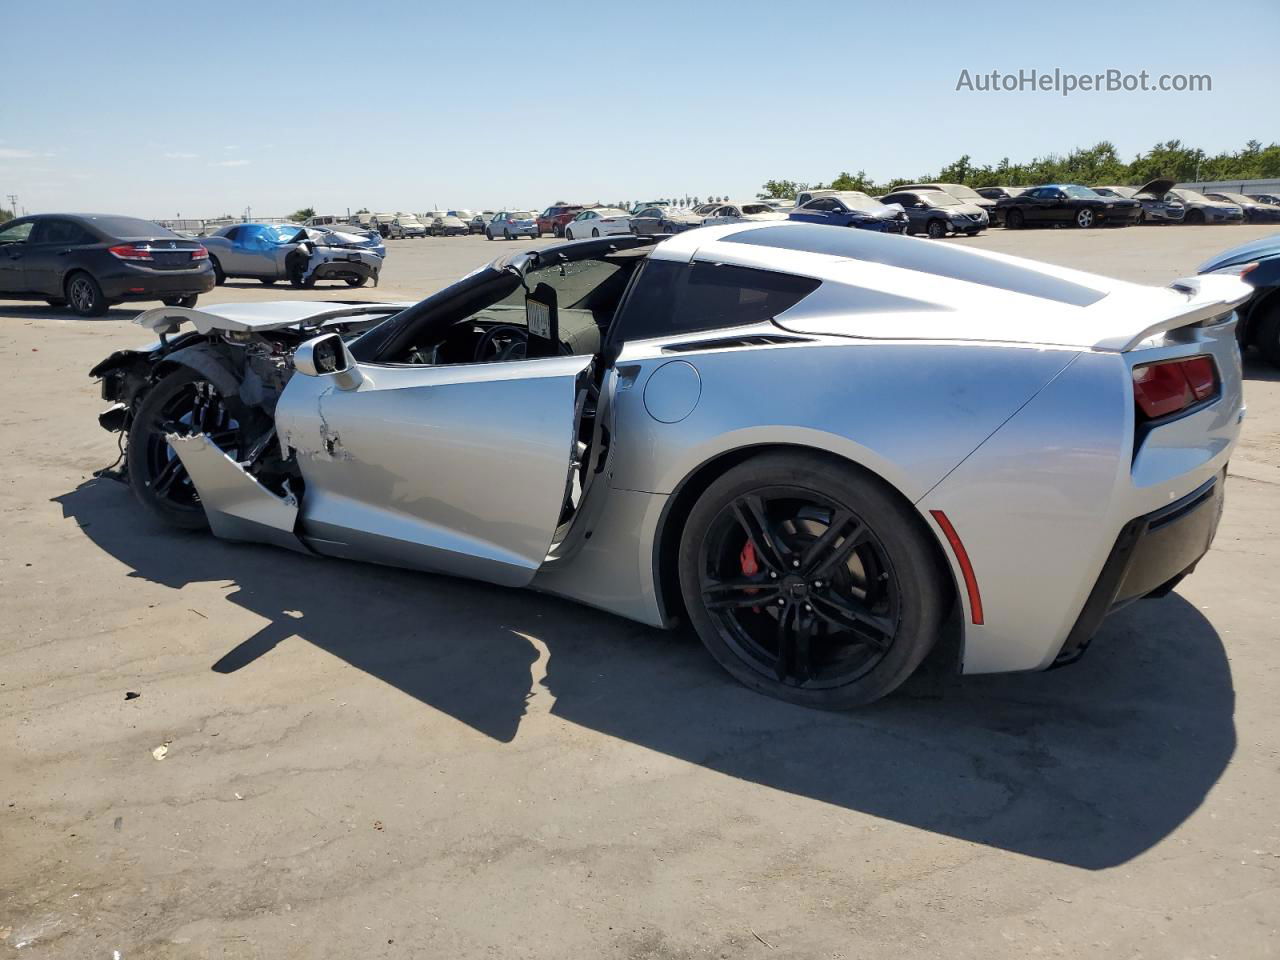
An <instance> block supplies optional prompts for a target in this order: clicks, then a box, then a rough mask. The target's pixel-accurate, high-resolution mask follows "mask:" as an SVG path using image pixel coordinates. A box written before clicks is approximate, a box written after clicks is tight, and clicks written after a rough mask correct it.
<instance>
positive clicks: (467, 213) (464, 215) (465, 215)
mask: <svg viewBox="0 0 1280 960" xmlns="http://www.w3.org/2000/svg"><path fill="white" fill-rule="evenodd" d="M448 214H449V216H451V217H457V218H458V219H459V220H461V221H462V225H463V226H464V227H466V228H467V231H466V232H467V233H471V232H472V230H471V221H472V220H474V219H475V216H476V212H475V211H474V210H450V211H448ZM483 229H484V228H483V227H482V228H481V231H483Z"/></svg>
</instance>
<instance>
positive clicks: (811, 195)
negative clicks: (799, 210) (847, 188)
mask: <svg viewBox="0 0 1280 960" xmlns="http://www.w3.org/2000/svg"><path fill="white" fill-rule="evenodd" d="M839 192H840V191H839V190H801V191H800V192H799V193H797V194H796V206H797V207H803V206H804V205H805V204H806V203H808V202H809V201H810V200H813V199H815V198H817V197H833V196H835V195H836V194H837V193H839Z"/></svg>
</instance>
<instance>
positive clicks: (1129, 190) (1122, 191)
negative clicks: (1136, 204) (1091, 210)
mask: <svg viewBox="0 0 1280 960" xmlns="http://www.w3.org/2000/svg"><path fill="white" fill-rule="evenodd" d="M1104 191H1105V192H1106V193H1110V194H1114V195H1115V196H1117V197H1124V199H1126V200H1132V199H1133V198H1134V197H1136V196H1137V195H1138V191H1137V190H1135V189H1134V188H1133V187H1104V188H1102V189H1100V190H1098V193H1103V192H1104Z"/></svg>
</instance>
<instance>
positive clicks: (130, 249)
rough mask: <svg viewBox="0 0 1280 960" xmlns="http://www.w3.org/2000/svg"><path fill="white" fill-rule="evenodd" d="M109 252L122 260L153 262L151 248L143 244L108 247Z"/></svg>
mask: <svg viewBox="0 0 1280 960" xmlns="http://www.w3.org/2000/svg"><path fill="white" fill-rule="evenodd" d="M107 252H108V253H110V254H111V255H112V256H113V257H119V258H120V259H121V260H152V259H154V258H153V257H152V256H151V248H150V247H148V246H147V245H146V244H142V243H122V244H120V245H119V246H116V247H107Z"/></svg>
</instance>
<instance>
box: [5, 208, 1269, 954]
mask: <svg viewBox="0 0 1280 960" xmlns="http://www.w3.org/2000/svg"><path fill="white" fill-rule="evenodd" d="M1271 232H1273V230H1271V229H1268V228H1250V227H1178V228H1167V229H1162V228H1135V229H1129V230H1105V231H1072V230H1045V231H1023V232H1011V231H1005V230H993V231H990V232H988V233H987V234H985V235H983V236H980V237H978V238H974V239H971V240H970V239H962V240H955V241H944V242H954V243H958V244H963V245H972V246H974V247H976V248H981V249H991V250H1000V251H1004V252H1011V253H1016V254H1019V255H1022V256H1029V257H1035V258H1039V259H1043V260H1047V261H1050V262H1054V263H1060V264H1064V265H1067V266H1072V267H1077V268H1081V269H1086V270H1093V271H1096V272H1099V273H1106V274H1111V275H1113V276H1119V277H1122V278H1125V279H1131V280H1138V281H1142V282H1150V283H1160V284H1163V283H1168V282H1169V281H1170V280H1172V279H1173V278H1175V277H1177V276H1182V275H1186V274H1190V273H1193V272H1194V269H1195V266H1196V265H1197V264H1198V263H1200V262H1202V261H1203V260H1204V259H1206V258H1207V257H1208V256H1209V255H1210V254H1212V253H1214V252H1216V251H1218V250H1220V249H1223V248H1226V247H1229V246H1234V245H1236V244H1238V243H1243V242H1244V241H1246V240H1248V239H1252V238H1254V237H1257V236H1261V235H1265V234H1268V233H1271ZM536 242H537V243H540V244H544V245H545V244H547V243H550V242H552V241H550V240H543V241H536ZM919 242H922V243H923V242H933V241H926V240H920V241H919ZM532 243H533V242H530V241H514V242H511V243H502V242H486V241H485V240H484V239H483V238H474V237H473V238H461V239H427V240H402V241H391V242H389V243H388V248H389V256H388V260H387V265H386V268H385V270H384V273H383V279H382V285H381V286H380V287H379V288H376V289H375V288H364V289H360V290H355V291H352V290H348V289H347V288H346V287H345V286H330V287H323V286H322V287H318V288H316V289H314V290H310V291H293V290H289V289H281V288H278V287H277V288H272V289H267V288H266V287H263V286H261V285H259V284H257V283H250V282H232V283H230V284H228V285H227V286H225V287H220V288H218V289H217V290H215V291H214V293H212V294H210V295H208V296H207V297H204V298H202V302H206V303H208V302H218V301H222V300H230V299H235V300H255V299H288V298H295V297H301V298H306V299H325V298H334V299H352V298H362V299H379V298H388V299H407V300H416V299H418V298H420V297H421V296H423V295H425V294H427V293H430V292H432V291H433V290H435V289H438V288H439V287H441V286H443V285H444V284H446V283H447V282H449V281H450V280H452V279H454V278H456V277H458V276H461V275H462V274H463V273H465V272H467V271H469V270H470V269H472V268H474V267H475V266H477V265H478V264H479V263H481V262H482V261H484V260H486V259H489V258H491V257H494V256H497V255H498V254H500V253H505V252H509V251H510V250H511V249H512V248H514V247H516V246H517V244H522V245H526V246H528V245H532ZM136 312H137V311H136V310H135V309H125V308H120V307H117V308H114V309H112V310H111V311H109V313H108V314H107V315H106V316H105V317H102V318H99V319H94V320H81V319H77V318H75V317H74V316H72V315H71V314H69V313H67V312H65V311H58V310H53V309H50V308H46V307H44V306H34V305H23V304H17V303H12V302H10V303H0V356H3V368H2V369H3V376H0V451H2V452H3V456H4V463H5V468H4V471H3V474H2V475H0V476H2V477H3V479H2V481H0V518H2V520H3V536H0V801H2V802H0V952H3V953H4V954H5V955H9V954H13V955H15V956H18V955H20V956H23V957H26V956H32V957H37V958H38V957H59V958H61V957H67V958H77V960H81V958H97V957H101V958H104V960H106V958H111V957H113V951H119V956H120V957H122V958H123V960H136V958H271V960H279V958H291V957H325V958H355V957H359V958H361V960H373V958H380V957H454V958H462V957H501V958H557V960H559V958H565V957H589V958H613V957H618V958H624V957H625V958H633V957H634V958H684V957H732V958H740V957H761V958H763V957H769V958H779V957H796V958H833V960H834V958H861V957H895V958H902V957H939V958H948V960H961V958H982V960H989V958H991V957H1018V958H1025V957H1030V956H1062V957H1161V958H1183V957H1187V958H1191V957H1195V958H1209V957H1213V956H1218V957H1233V958H1242V957H1250V958H1252V957H1271V956H1277V955H1278V954H1280V934H1278V933H1277V930H1276V927H1277V925H1278V924H1280V804H1277V802H1276V797H1277V796H1280V643H1278V642H1277V639H1278V635H1280V593H1278V592H1277V590H1276V586H1275V583H1276V570H1277V562H1278V561H1280V537H1278V534H1280V372H1278V371H1275V370H1273V369H1270V368H1267V367H1265V366H1263V365H1261V364H1260V363H1259V362H1257V361H1256V360H1251V361H1250V362H1249V363H1248V364H1247V366H1246V377H1247V383H1246V396H1247V400H1248V403H1249V416H1248V418H1247V420H1246V423H1245V432H1244V440H1243V442H1242V445H1241V447H1240V449H1239V451H1238V453H1237V455H1236V456H1235V458H1234V459H1233V462H1232V466H1231V479H1230V481H1229V483H1228V488H1227V507H1226V514H1225V517H1224V519H1223V522H1222V526H1221V529H1220V532H1219V534H1218V539H1217V542H1216V544H1215V547H1214V549H1213V550H1212V551H1211V552H1210V554H1209V555H1208V556H1207V557H1206V558H1205V560H1204V561H1203V562H1202V563H1201V565H1200V568H1199V570H1198V571H1197V572H1196V573H1195V574H1194V575H1193V576H1192V577H1190V578H1189V579H1188V580H1186V581H1185V582H1184V583H1183V584H1182V585H1181V586H1180V587H1179V588H1178V589H1177V591H1176V592H1174V593H1173V594H1172V595H1170V596H1168V597H1166V598H1164V599H1161V600H1152V601H1144V602H1142V603H1139V604H1136V605H1135V606H1132V607H1130V608H1128V609H1127V610H1125V611H1123V612H1121V613H1120V614H1118V615H1116V616H1115V617H1113V618H1112V619H1110V620H1109V621H1107V622H1106V623H1105V624H1104V626H1103V628H1102V630H1101V632H1100V633H1099V635H1098V636H1097V638H1096V639H1095V642H1094V644H1093V646H1092V647H1091V649H1090V650H1089V652H1088V655H1087V656H1086V657H1085V658H1084V659H1083V660H1082V661H1081V662H1079V663H1078V664H1076V665H1074V666H1071V667H1069V668H1065V669H1061V670H1055V671H1051V672H1048V673H1042V674H1025V675H1012V676H998V677H973V678H964V679H961V680H957V681H955V682H954V683H950V684H947V685H945V686H943V687H942V688H941V689H939V688H937V687H935V686H926V685H920V684H915V685H909V686H908V688H906V689H905V690H904V691H903V692H901V693H899V694H897V695H895V696H893V697H891V698H890V699H889V700H887V701H885V702H883V703H880V704H878V705H876V706H874V707H871V708H868V709H864V710H861V711H858V712H854V713H848V714H823V713H816V712H812V711H807V710H803V709H799V708H795V707H791V706H788V705H786V704H782V703H778V702H774V701H771V700H768V699H765V698H762V697H760V696H758V695H756V694H753V693H751V692H749V691H747V690H745V689H743V688H741V687H739V686H738V685H737V684H736V683H735V682H733V681H732V680H731V679H730V678H729V677H728V676H727V675H726V674H724V673H723V671H721V670H720V669H719V668H718V667H717V666H715V664H713V663H712V661H711V660H710V658H709V657H708V656H707V655H705V654H704V652H703V651H702V648H701V647H700V645H699V644H698V642H697V641H696V639H695V638H693V637H692V636H691V635H690V634H687V633H682V632H677V633H663V632H659V631H655V630H651V629H648V628H645V627H641V626H638V625H636V624H633V623H630V622H627V621H624V620H620V619H616V618H614V617H611V616H608V615H605V614H603V613H598V612H595V611H592V610H588V609H585V608H582V607H578V606H575V605H573V604H570V603H567V602H562V601H560V600H556V599H552V598H549V597H544V596H540V595H537V594H534V593H530V592H517V591H505V590H502V589H500V588H496V587H490V586H485V585H481V584H475V583H469V582H465V581H459V580H452V579H449V578H444V577H431V576H426V575H422V574H415V573H407V572H403V571H399V570H392V569H387V568H380V567H374V566H363V565H357V564H353V563H343V562H339V561H333V560H317V559H311V558H307V557H304V556H300V555H297V554H293V553H289V552H286V551H283V550H275V549H271V548H268V547H258V546H246V545H237V544H232V543H227V542H224V541H219V540H215V539H213V538H212V537H209V536H205V535H181V534H178V533H175V532H173V531H172V530H169V529H165V528H162V527H161V526H160V525H159V523H158V522H156V521H153V520H151V519H150V518H149V517H148V515H146V514H145V513H144V512H143V511H142V510H141V509H140V508H139V507H138V506H137V504H135V503H134V501H133V500H132V497H131V495H130V493H129V491H128V490H127V489H126V488H125V487H123V486H121V485H119V484H116V483H112V482H110V481H98V480H94V479H93V478H92V473H93V471H94V470H95V469H97V468H99V467H102V466H105V465H107V464H109V463H110V462H111V461H112V460H113V459H114V458H115V456H116V446H115V437H114V436H113V435H110V434H107V433H105V432H104V431H102V430H101V429H100V428H99V427H98V425H97V423H96V415H97V413H98V412H99V410H100V409H101V407H102V406H103V404H102V401H101V400H100V399H99V398H98V394H97V388H96V386H95V384H94V383H93V382H92V381H90V380H89V379H88V377H87V371H88V369H89V368H90V367H91V366H92V365H93V364H94V363H95V362H97V361H98V360H100V359H101V358H102V357H104V356H106V355H107V354H108V353H110V352H111V351H112V350H115V349H119V348H122V347H129V346H136V345H138V344H140V343H144V342H146V341H147V340H148V339H149V338H148V337H147V336H144V335H143V333H144V332H143V331H141V330H140V329H139V328H137V327H136V326H134V325H132V324H131V323H129V322H128V321H129V320H130V319H131V318H132V317H133V316H135V315H136ZM1029 322H1031V318H1029ZM130 694H138V696H130ZM157 757H162V759H157Z"/></svg>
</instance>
